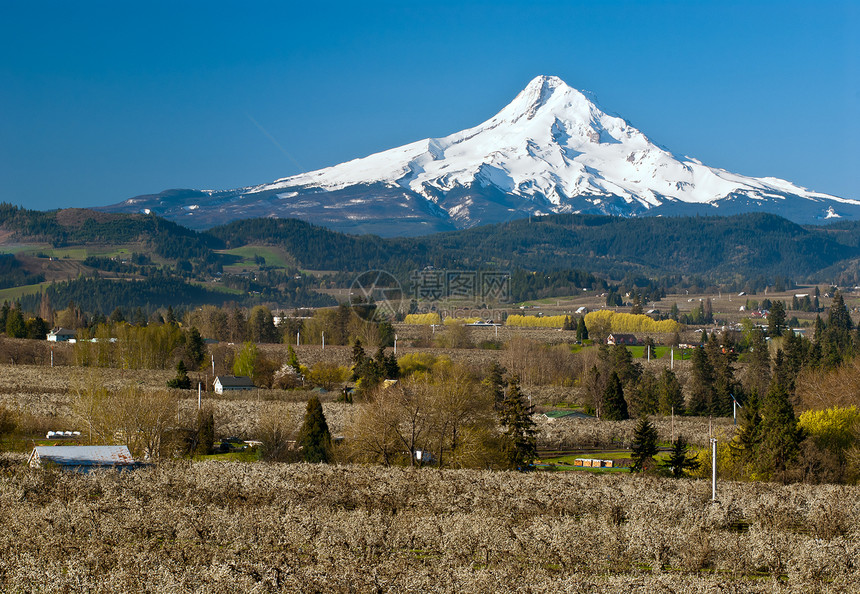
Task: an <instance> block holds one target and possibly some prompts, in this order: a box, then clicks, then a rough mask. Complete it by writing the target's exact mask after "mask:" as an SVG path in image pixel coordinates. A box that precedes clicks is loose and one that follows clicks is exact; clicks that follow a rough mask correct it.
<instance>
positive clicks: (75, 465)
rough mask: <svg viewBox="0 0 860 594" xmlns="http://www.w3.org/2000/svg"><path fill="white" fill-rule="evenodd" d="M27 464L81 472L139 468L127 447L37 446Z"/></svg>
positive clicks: (35, 466)
mask: <svg viewBox="0 0 860 594" xmlns="http://www.w3.org/2000/svg"><path fill="white" fill-rule="evenodd" d="M27 463H28V464H29V465H30V466H32V467H33V468H41V467H42V466H43V465H44V464H45V463H48V464H53V465H56V466H60V467H63V468H67V469H70V470H78V471H81V472H88V471H90V470H93V469H96V468H134V467H135V466H137V464H136V463H135V461H134V457H133V456H132V455H131V452H129V451H128V447H127V446H59V445H55V446H36V447H35V448H33V452H32V453H31V454H30V458H29V459H28V460H27Z"/></svg>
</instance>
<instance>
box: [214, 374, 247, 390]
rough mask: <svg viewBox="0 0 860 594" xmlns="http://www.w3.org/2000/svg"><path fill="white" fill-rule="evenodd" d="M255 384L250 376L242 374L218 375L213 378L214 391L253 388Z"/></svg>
mask: <svg viewBox="0 0 860 594" xmlns="http://www.w3.org/2000/svg"><path fill="white" fill-rule="evenodd" d="M256 387H257V386H255V385H254V382H252V381H251V378H250V377H245V376H244V375H219V376H218V377H216V378H215V393H216V394H223V393H224V392H230V391H233V390H253V389H255V388H256Z"/></svg>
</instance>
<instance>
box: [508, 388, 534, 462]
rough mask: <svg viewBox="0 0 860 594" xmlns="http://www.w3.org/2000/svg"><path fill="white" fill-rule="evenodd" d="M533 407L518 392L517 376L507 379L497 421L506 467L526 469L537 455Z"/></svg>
mask: <svg viewBox="0 0 860 594" xmlns="http://www.w3.org/2000/svg"><path fill="white" fill-rule="evenodd" d="M533 412H534V409H533V407H531V406H527V405H526V403H525V397H524V396H523V394H522V393H521V392H520V384H519V378H517V377H516V376H513V377H512V378H510V380H509V381H508V389H507V393H506V394H505V399H504V400H503V401H502V408H501V411H499V422H500V424H501V425H502V429H503V432H504V446H503V454H504V456H505V459H506V461H507V465H508V468H512V469H517V470H527V469H528V468H529V467H530V466H531V465H532V462H534V459H535V457H536V456H537V429H535V423H534V420H533V419H532V413H533Z"/></svg>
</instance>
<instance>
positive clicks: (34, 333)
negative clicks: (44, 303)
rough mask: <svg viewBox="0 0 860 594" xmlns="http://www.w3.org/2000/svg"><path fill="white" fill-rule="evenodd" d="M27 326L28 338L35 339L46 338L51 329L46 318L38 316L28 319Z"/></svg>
mask: <svg viewBox="0 0 860 594" xmlns="http://www.w3.org/2000/svg"><path fill="white" fill-rule="evenodd" d="M25 328H26V333H27V338H32V339H34V340H45V338H47V336H48V332H49V331H50V330H51V329H50V328H48V324H46V323H45V320H43V319H42V318H40V317H38V316H37V317H35V318H30V319H29V320H27V322H26V324H25Z"/></svg>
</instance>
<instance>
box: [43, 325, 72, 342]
mask: <svg viewBox="0 0 860 594" xmlns="http://www.w3.org/2000/svg"><path fill="white" fill-rule="evenodd" d="M76 334H77V333H76V332H75V331H74V330H69V329H68V328H57V329H56V330H51V331H50V332H48V340H49V341H50V342H69V341H70V340H74V338H75V335H76Z"/></svg>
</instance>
